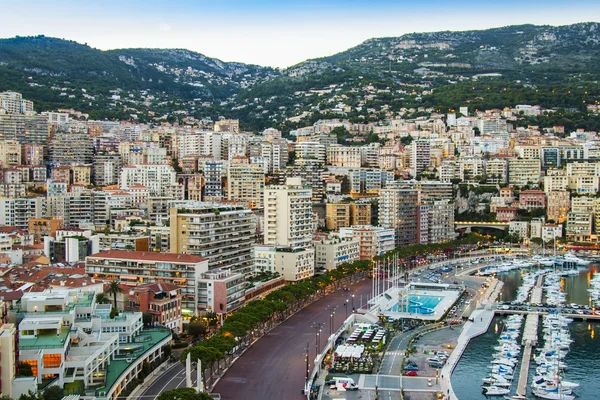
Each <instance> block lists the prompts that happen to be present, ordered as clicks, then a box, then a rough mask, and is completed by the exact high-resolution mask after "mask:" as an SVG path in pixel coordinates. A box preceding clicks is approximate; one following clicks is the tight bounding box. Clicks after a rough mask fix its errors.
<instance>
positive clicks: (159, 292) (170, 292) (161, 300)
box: [123, 282, 183, 333]
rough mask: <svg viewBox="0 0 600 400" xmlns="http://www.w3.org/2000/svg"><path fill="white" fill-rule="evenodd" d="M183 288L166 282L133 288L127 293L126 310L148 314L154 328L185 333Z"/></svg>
mask: <svg viewBox="0 0 600 400" xmlns="http://www.w3.org/2000/svg"><path fill="white" fill-rule="evenodd" d="M181 290H182V288H181V287H180V286H176V285H172V284H170V283H166V282H160V283H144V284H141V285H136V286H132V287H131V288H130V289H129V290H127V291H126V293H123V294H124V296H125V297H126V299H127V300H126V301H125V310H126V311H136V312H142V313H147V314H149V315H150V317H151V322H150V323H151V325H152V326H157V325H160V326H166V327H167V328H169V329H171V330H172V331H174V332H177V333H181V332H182V331H183V307H182V293H181Z"/></svg>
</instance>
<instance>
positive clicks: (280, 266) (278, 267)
mask: <svg viewBox="0 0 600 400" xmlns="http://www.w3.org/2000/svg"><path fill="white" fill-rule="evenodd" d="M254 260H255V269H256V270H257V271H270V272H276V273H278V274H280V275H281V276H283V277H284V279H285V280H286V281H288V282H298V281H302V280H304V279H307V278H310V277H311V276H313V275H314V274H315V250H314V249H313V248H304V247H291V246H275V245H261V246H255V247H254Z"/></svg>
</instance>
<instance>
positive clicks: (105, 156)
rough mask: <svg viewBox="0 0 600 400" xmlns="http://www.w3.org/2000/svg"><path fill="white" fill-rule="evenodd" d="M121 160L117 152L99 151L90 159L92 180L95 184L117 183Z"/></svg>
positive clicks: (121, 164)
mask: <svg viewBox="0 0 600 400" xmlns="http://www.w3.org/2000/svg"><path fill="white" fill-rule="evenodd" d="M122 166H123V161H122V159H121V155H120V154H118V153H107V152H105V153H99V154H95V155H94V160H93V161H92V181H93V182H94V184H95V185H97V186H108V185H115V184H118V183H119V175H120V173H121V168H122Z"/></svg>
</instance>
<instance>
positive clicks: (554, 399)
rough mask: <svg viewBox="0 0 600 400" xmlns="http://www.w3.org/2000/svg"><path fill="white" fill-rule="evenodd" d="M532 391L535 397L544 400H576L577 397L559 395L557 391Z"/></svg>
mask: <svg viewBox="0 0 600 400" xmlns="http://www.w3.org/2000/svg"><path fill="white" fill-rule="evenodd" d="M532 391H533V394H534V395H536V396H537V397H540V398H542V399H547V400H575V396H573V395H571V394H565V393H559V392H558V391H556V392H548V391H545V390H540V389H536V388H534V389H533V390H532Z"/></svg>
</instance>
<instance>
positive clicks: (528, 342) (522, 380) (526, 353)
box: [517, 294, 540, 396]
mask: <svg viewBox="0 0 600 400" xmlns="http://www.w3.org/2000/svg"><path fill="white" fill-rule="evenodd" d="M532 296H533V294H532ZM539 321H540V316H539V314H538V313H532V314H528V315H527V318H526V319H525V329H524V330H523V339H522V340H521V344H522V345H523V348H524V350H523V359H522V360H521V372H520V373H519V385H518V386H517V394H519V395H522V396H525V395H526V394H527V378H528V375H529V363H530V362H531V352H532V350H533V346H535V345H537V340H538V336H537V331H538V323H539Z"/></svg>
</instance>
